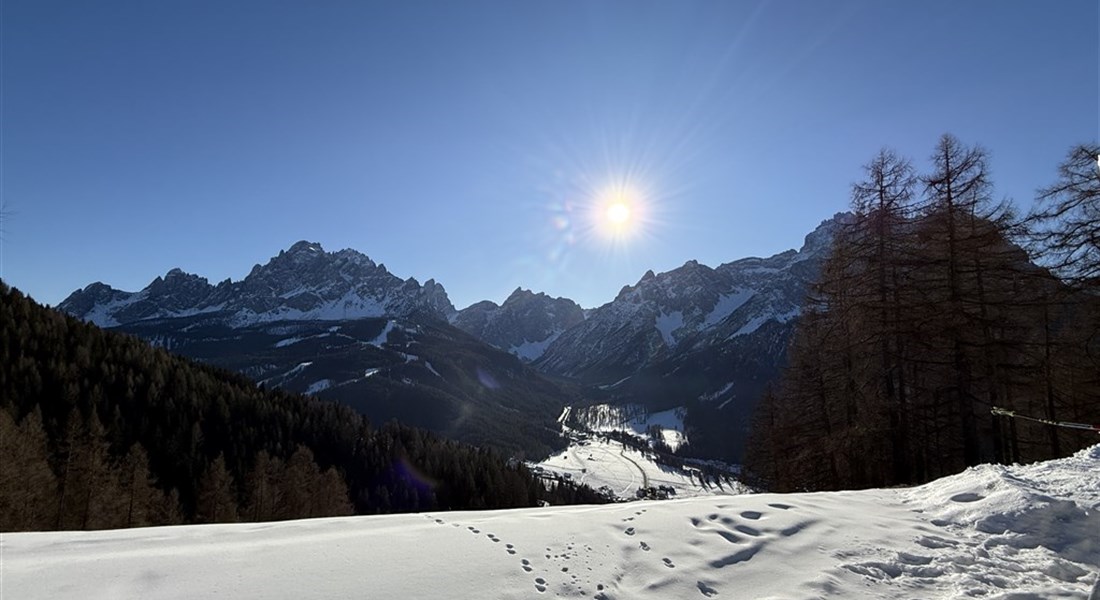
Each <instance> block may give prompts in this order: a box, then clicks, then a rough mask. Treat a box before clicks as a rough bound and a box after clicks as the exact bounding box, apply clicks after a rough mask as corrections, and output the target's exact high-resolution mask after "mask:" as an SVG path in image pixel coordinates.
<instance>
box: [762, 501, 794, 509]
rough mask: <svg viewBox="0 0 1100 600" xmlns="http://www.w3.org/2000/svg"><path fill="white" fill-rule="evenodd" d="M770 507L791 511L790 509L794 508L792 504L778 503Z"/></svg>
mask: <svg viewBox="0 0 1100 600" xmlns="http://www.w3.org/2000/svg"><path fill="white" fill-rule="evenodd" d="M768 506H770V507H772V508H778V509H779V510H790V509H792V508H794V507H793V506H791V505H790V504H780V503H779V502H776V503H774V504H769V505H768Z"/></svg>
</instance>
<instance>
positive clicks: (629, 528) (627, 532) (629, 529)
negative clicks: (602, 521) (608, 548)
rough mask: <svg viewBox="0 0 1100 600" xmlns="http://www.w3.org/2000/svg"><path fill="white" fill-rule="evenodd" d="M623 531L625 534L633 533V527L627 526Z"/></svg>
mask: <svg viewBox="0 0 1100 600" xmlns="http://www.w3.org/2000/svg"><path fill="white" fill-rule="evenodd" d="M623 533H625V534H627V535H634V528H633V527H627V528H626V531H623Z"/></svg>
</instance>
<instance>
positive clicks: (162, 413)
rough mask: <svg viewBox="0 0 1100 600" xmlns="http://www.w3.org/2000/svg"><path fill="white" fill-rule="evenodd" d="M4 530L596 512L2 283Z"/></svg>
mask: <svg viewBox="0 0 1100 600" xmlns="http://www.w3.org/2000/svg"><path fill="white" fill-rule="evenodd" d="M0 465H2V468H0V530H3V531H12V530H48V529H95V528H113V527H128V526H140V525H162V524H176V523H204V522H232V521H257V520H272V519H294V518H304V517H319V516H335V515H346V514H353V513H354V514H373V513H389V512H408V511H420V510H450V509H480V508H507V507H521V506H536V505H537V504H538V503H539V502H540V501H546V502H550V503H551V504H566V503H578V502H602V501H603V498H601V497H600V496H599V495H598V494H597V493H596V492H594V491H593V490H591V489H590V488H587V487H583V486H575V485H572V484H562V485H559V486H556V487H553V488H551V489H547V488H546V487H544V486H543V485H542V484H541V483H540V482H539V481H538V480H537V479H536V478H535V477H533V476H532V474H531V473H530V472H529V471H528V469H527V468H526V467H525V466H524V465H523V464H521V463H517V462H515V461H506V460H504V458H503V457H501V456H500V455H498V454H497V453H496V452H494V451H492V450H488V449H479V448H474V447H471V446H467V445H464V444H459V443H456V442H453V441H449V440H445V439H442V438H439V437H437V436H435V435H433V434H431V433H428V432H425V431H422V430H416V429H412V428H408V427H404V426H401V425H398V424H396V423H391V424H387V425H385V426H383V427H381V428H375V427H372V426H371V425H370V424H369V423H368V421H367V420H366V418H365V417H363V416H362V415H360V414H359V413H357V412H355V411H354V410H352V409H350V408H348V407H346V406H342V405H338V404H334V403H331V402H325V401H320V400H317V399H314V398H310V397H304V396H300V395H296V394H290V393H287V392H283V391H281V390H278V389H271V390H268V389H264V388H262V387H257V386H256V385H255V384H253V383H252V382H251V381H250V380H248V379H246V378H245V377H243V376H241V375H238V374H234V373H231V372H229V371H225V370H221V369H218V368H215V367H210V366H206V365H201V364H197V363H193V362H191V361H188V360H186V359H183V358H180V357H177V356H173V355H171V354H169V353H167V352H166V351H164V350H162V349H158V348H153V347H151V346H150V345H149V344H148V343H146V342H144V341H141V340H139V339H137V338H134V337H130V336H126V335H122V334H118V333H114V332H106V331H103V330H100V329H98V328H97V327H95V326H92V325H88V324H85V323H83V322H80V321H78V320H76V319H74V318H72V317H69V316H67V315H63V314H61V313H59V312H56V311H53V310H49V309H47V308H44V307H42V306H39V305H38V304H36V303H35V302H34V301H32V300H31V299H29V298H27V297H25V296H24V295H23V294H21V293H20V292H19V291H18V290H13V289H10V288H8V287H7V286H6V285H4V284H3V283H2V282H0Z"/></svg>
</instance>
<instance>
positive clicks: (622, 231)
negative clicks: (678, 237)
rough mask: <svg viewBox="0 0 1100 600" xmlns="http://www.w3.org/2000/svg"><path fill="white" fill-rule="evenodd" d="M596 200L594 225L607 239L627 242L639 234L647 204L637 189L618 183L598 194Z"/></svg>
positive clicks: (593, 215)
mask: <svg viewBox="0 0 1100 600" xmlns="http://www.w3.org/2000/svg"><path fill="white" fill-rule="evenodd" d="M594 200H595V203H594V206H593V207H592V208H593V209H594V210H593V212H592V220H593V225H594V226H595V228H596V229H597V230H598V231H599V232H600V233H602V234H603V236H604V237H605V238H607V239H610V240H616V241H626V240H627V239H629V238H632V237H634V236H635V234H637V233H639V231H638V229H639V228H640V227H641V223H642V220H643V218H642V217H643V213H644V212H645V210H644V209H645V202H644V198H643V195H642V194H641V193H639V192H638V188H637V187H635V186H632V185H628V184H626V183H625V182H617V183H615V184H612V185H609V186H607V187H606V188H604V189H603V190H600V191H599V192H598V193H596V194H595V198H594Z"/></svg>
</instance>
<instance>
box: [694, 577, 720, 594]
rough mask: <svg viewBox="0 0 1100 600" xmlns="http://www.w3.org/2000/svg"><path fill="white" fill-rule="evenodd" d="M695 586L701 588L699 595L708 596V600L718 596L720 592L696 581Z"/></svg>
mask: <svg viewBox="0 0 1100 600" xmlns="http://www.w3.org/2000/svg"><path fill="white" fill-rule="evenodd" d="M695 586H696V587H698V588H699V593H700V594H702V595H704V596H706V597H707V598H710V597H712V596H717V595H718V590H716V589H714V588H712V587H710V586H709V585H707V584H705V583H703V582H702V581H696V582H695Z"/></svg>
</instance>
